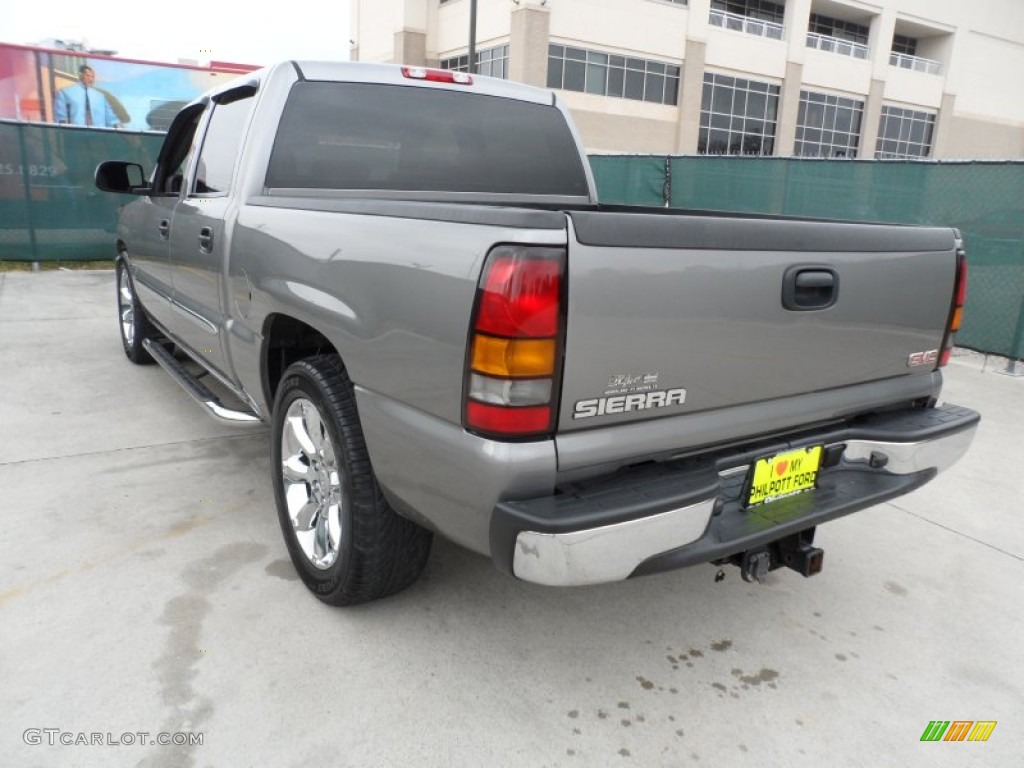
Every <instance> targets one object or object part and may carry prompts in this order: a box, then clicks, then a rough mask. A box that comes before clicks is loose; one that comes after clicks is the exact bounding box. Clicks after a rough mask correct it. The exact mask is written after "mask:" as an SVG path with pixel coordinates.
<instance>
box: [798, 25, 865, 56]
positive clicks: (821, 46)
mask: <svg viewBox="0 0 1024 768" xmlns="http://www.w3.org/2000/svg"><path fill="white" fill-rule="evenodd" d="M807 47H808V48H816V49H817V50H819V51H826V52H828V53H838V54H839V55H841V56H850V57H852V58H854V59H864V60H865V61H867V58H868V47H867V46H866V45H862V44H860V43H853V42H850V41H849V40H840V39H839V38H838V37H830V36H829V35H819V34H817V33H815V32H808V33H807Z"/></svg>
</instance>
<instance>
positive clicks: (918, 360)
mask: <svg viewBox="0 0 1024 768" xmlns="http://www.w3.org/2000/svg"><path fill="white" fill-rule="evenodd" d="M938 361H939V350H937V349H929V350H928V351H927V352H915V353H914V354H912V355H911V356H910V357H908V358H907V367H908V368H919V367H920V366H922V365H935V363H937V362H938Z"/></svg>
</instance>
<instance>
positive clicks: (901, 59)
mask: <svg viewBox="0 0 1024 768" xmlns="http://www.w3.org/2000/svg"><path fill="white" fill-rule="evenodd" d="M889 64H891V65H892V66H894V67H899V68H900V69H912V70H914V71H915V72H926V73H927V74H929V75H937V74H939V72H940V71H941V70H942V65H941V64H939V62H937V61H933V60H932V59H922V58H921V57H920V56H911V55H910V54H909V53H896V51H893V52H892V53H890V54H889Z"/></svg>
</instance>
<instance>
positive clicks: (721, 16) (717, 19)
mask: <svg viewBox="0 0 1024 768" xmlns="http://www.w3.org/2000/svg"><path fill="white" fill-rule="evenodd" d="M708 21H710V22H711V26H713V27H721V28H722V29H731V30H733V31H734V32H746V33H747V34H748V35H757V36H758V37H768V38H771V39H772V40H782V39H783V37H784V36H785V31H786V28H785V27H784V26H782V25H781V24H776V23H775V22H774V21H762V20H761V19H752V18H751V17H749V16H741V15H740V14H738V13H729V12H728V11H719V10H716V9H714V8H712V9H711V17H710V18H709V19H708Z"/></svg>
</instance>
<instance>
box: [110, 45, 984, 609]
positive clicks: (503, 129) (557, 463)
mask: <svg viewBox="0 0 1024 768" xmlns="http://www.w3.org/2000/svg"><path fill="white" fill-rule="evenodd" d="M96 183H97V186H98V187H99V188H100V189H102V190H105V191H111V192H120V193H126V194H131V195H135V196H136V197H137V199H135V200H133V201H131V202H130V203H129V204H127V205H126V206H124V208H123V209H122V213H121V217H120V224H119V229H118V239H117V257H116V258H117V260H116V265H117V273H116V274H117V302H118V314H119V322H120V328H121V335H122V340H123V342H124V350H125V353H126V354H127V356H128V358H129V359H130V360H132V361H133V362H135V363H143V362H149V361H151V360H155V361H156V362H158V363H160V364H161V365H162V366H163V367H164V368H165V369H167V371H168V372H169V373H170V374H171V375H172V376H174V377H175V378H176V379H177V380H178V381H179V382H180V383H181V384H182V385H183V386H184V387H185V388H186V390H187V391H188V392H189V393H190V394H192V395H193V396H194V397H195V398H196V399H197V400H198V401H200V402H201V403H202V404H203V405H204V406H205V407H206V408H207V409H208V410H209V412H210V413H211V414H212V415H214V416H216V417H218V418H221V419H225V420H228V421H231V422H233V423H236V424H240V425H245V424H250V423H255V424H261V423H264V422H266V423H269V425H270V444H271V452H272V464H271V466H272V482H273V486H274V494H275V500H276V504H277V510H278V514H279V517H280V523H281V528H282V530H283V532H284V538H285V541H286V543H287V547H288V550H289V552H290V555H291V558H292V560H293V562H294V564H295V568H296V569H297V571H298V573H299V574H300V575H301V577H302V579H303V581H304V582H305V584H306V585H307V586H308V587H309V589H310V590H311V591H313V592H314V593H315V594H316V595H317V597H319V598H320V599H321V600H323V601H325V602H327V603H330V604H334V605H347V604H353V603H359V602H365V601H368V600H373V599H376V598H380V597H383V596H386V595H389V594H392V593H394V592H397V591H398V590H401V589H402V588H404V587H406V586H408V585H409V584H411V583H412V582H413V581H414V580H415V579H416V578H417V576H418V575H419V574H420V572H421V571H422V569H423V567H424V565H425V563H426V561H427V556H428V553H429V549H430V544H431V540H432V535H433V533H435V532H436V533H439V534H441V535H443V536H445V537H447V538H449V539H451V540H452V541H454V542H457V543H458V544H460V545H463V546H465V547H468V548H469V549H471V550H474V551H476V552H480V553H482V554H484V555H487V556H489V557H490V558H491V559H492V561H493V562H494V564H495V566H497V567H498V568H499V569H500V570H502V571H504V572H506V573H509V574H512V575H514V576H515V577H517V578H519V579H523V580H526V581H530V582H536V583H540V584H550V585H579V584H595V583H600V582H608V581H615V580H621V579H626V578H630V577H633V576H638V575H641V574H650V573H655V572H659V571H665V570H669V569H674V568H679V567H682V566H687V565H691V564H696V563H707V562H713V563H717V564H725V563H732V564H735V565H737V566H739V568H740V569H741V573H742V575H743V577H744V578H746V579H748V580H762V579H764V578H765V575H766V573H767V572H768V571H770V570H772V569H775V568H778V567H782V566H788V567H790V568H793V569H795V570H797V571H799V572H800V573H802V574H804V575H805V576H809V575H812V574H814V573H817V572H818V571H820V570H821V567H822V562H823V554H822V551H821V550H820V549H818V548H817V547H815V546H814V541H813V540H814V533H815V528H816V526H817V525H818V524H819V523H823V522H826V521H828V520H832V519H834V518H836V517H839V516H841V515H846V514H849V513H851V512H855V511H857V510H860V509H864V508H866V507H869V506H871V505H874V504H878V503H880V502H883V501H886V500H888V499H892V498H894V497H896V496H899V495H901V494H905V493H907V492H909V491H912V490H913V489H915V488H917V487H919V486H921V485H923V484H924V483H926V482H928V481H929V480H931V479H932V478H933V477H935V475H936V474H937V473H938V472H939V471H941V470H943V469H944V468H946V467H947V466H949V465H950V464H952V463H953V462H954V461H956V460H957V459H958V458H959V457H960V456H961V455H962V454H963V453H964V451H965V450H966V449H967V447H968V445H969V444H970V442H971V440H972V438H973V436H974V432H975V429H976V427H977V424H978V419H979V417H978V415H977V414H976V413H975V412H973V411H970V410H968V409H965V408H960V407H956V406H952V405H942V406H940V405H938V404H937V398H938V395H939V390H940V387H941V384H942V374H941V367H942V366H943V365H944V364H945V363H946V361H947V359H948V357H949V353H950V350H951V349H952V347H953V341H954V335H955V333H956V330H957V327H958V326H959V323H960V315H961V307H962V305H963V299H964V290H965V281H966V276H965V272H966V265H965V262H964V255H963V251H962V248H961V244H960V240H959V236H958V233H957V232H956V231H955V230H953V229H940V228H918V227H903V226H889V225H879V224H855V223H844V222H825V221H812V220H799V219H792V218H778V217H767V216H749V215H746V216H738V215H731V214H722V213H716V212H699V211H677V210H664V209H644V208H629V207H616V206H608V205H601V204H599V203H598V201H597V195H596V193H595V187H594V180H593V177H592V175H591V172H590V169H589V166H588V164H587V161H586V157H585V155H584V154H583V151H582V146H581V144H580V140H579V138H578V136H577V134H576V132H575V129H574V128H573V125H572V122H571V120H570V118H569V115H568V112H567V110H566V108H565V106H564V105H563V104H562V103H561V102H560V101H559V99H558V97H557V96H556V95H554V94H552V93H551V92H550V91H545V90H541V89H536V88H530V87H526V86H522V85H517V84H514V83H509V82H505V81H501V80H492V79H489V78H482V77H477V76H474V75H467V74H464V73H456V72H449V71H440V70H430V69H421V68H416V67H393V66H384V65H380V66H377V65H365V64H358V65H357V64H327V63H317V62H287V63H284V64H280V65H277V66H274V67H271V68H268V69H265V70H261V71H259V72H256V73H253V74H252V75H251V76H246V78H245V79H243V80H241V81H235V82H234V83H232V84H230V85H228V86H227V87H224V88H222V89H219V90H215V91H212V92H210V93H209V94H207V95H205V96H204V97H202V98H200V99H198V100H197V101H195V102H193V103H191V104H189V105H188V106H186V107H185V108H184V109H183V110H182V111H181V112H180V113H179V114H178V115H177V117H176V118H175V120H174V122H173V124H172V125H171V127H170V130H169V131H168V133H167V137H166V141H165V143H164V145H163V148H162V149H161V151H160V154H159V157H158V160H157V164H156V168H155V169H154V170H153V171H152V173H150V174H148V175H146V174H145V173H144V171H143V169H142V167H141V166H139V165H137V164H133V163H129V162H119V161H111V162H106V163H103V164H101V165H100V166H99V167H98V168H97V170H96ZM200 366H201V369H202V370H201V371H197V368H198V367H200ZM205 372H209V373H210V374H211V375H212V376H213V377H214V378H215V379H217V380H219V382H220V384H222V385H223V387H220V386H214V385H213V384H211V387H213V388H215V389H220V390H222V393H221V396H220V397H218V396H217V395H215V394H214V392H212V391H211V388H209V387H207V386H205V385H204V384H203V383H202V382H201V381H199V375H200V374H201V373H205ZM225 388H226V389H225ZM228 393H232V394H231V395H229V394H228ZM235 399H237V402H233V401H234V400H235Z"/></svg>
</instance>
